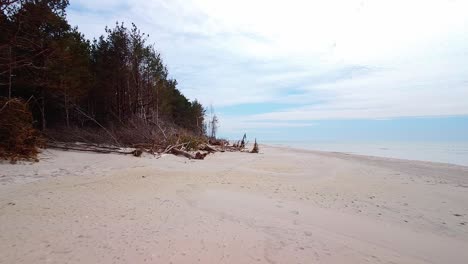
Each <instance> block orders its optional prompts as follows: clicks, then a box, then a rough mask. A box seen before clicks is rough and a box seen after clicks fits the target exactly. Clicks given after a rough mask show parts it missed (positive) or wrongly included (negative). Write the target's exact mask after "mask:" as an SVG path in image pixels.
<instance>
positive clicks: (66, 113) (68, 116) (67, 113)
mask: <svg viewBox="0 0 468 264" xmlns="http://www.w3.org/2000/svg"><path fill="white" fill-rule="evenodd" d="M60 86H61V87H62V88H63V89H64V91H65V92H64V95H65V118H66V121H67V127H70V115H69V109H68V89H67V87H66V86H65V87H63V79H61V80H60Z"/></svg>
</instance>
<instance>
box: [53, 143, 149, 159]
mask: <svg viewBox="0 0 468 264" xmlns="http://www.w3.org/2000/svg"><path fill="white" fill-rule="evenodd" d="M47 147H48V148H54V149H63V150H76V151H87V152H96V153H106V154H108V153H116V154H123V155H133V156H135V157H139V156H141V154H142V153H143V150H142V149H134V150H131V151H125V150H122V149H120V148H114V147H105V146H93V145H90V144H82V143H75V144H71V143H61V142H48V143H47Z"/></svg>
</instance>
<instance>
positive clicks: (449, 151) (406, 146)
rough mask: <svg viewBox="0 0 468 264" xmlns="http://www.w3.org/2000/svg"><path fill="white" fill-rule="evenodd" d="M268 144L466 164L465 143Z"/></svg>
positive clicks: (466, 149) (466, 148)
mask: <svg viewBox="0 0 468 264" xmlns="http://www.w3.org/2000/svg"><path fill="white" fill-rule="evenodd" d="M262 143H265V144H267V145H276V146H286V147H292V148H300V149H308V150H319V151H329V152H342V153H349V154H358V155H366V156H376V157H386V158H396V159H406V160H420V161H432V162H441V163H450V164H456V165H462V166H468V142H398V141H380V142H379V141H375V142H345V141H342V142H338V141H337V142H335V141H265V142H262Z"/></svg>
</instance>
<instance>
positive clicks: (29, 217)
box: [0, 145, 468, 263]
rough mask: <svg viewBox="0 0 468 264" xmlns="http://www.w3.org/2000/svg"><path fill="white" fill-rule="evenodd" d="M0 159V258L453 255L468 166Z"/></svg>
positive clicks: (286, 151)
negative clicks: (25, 162) (26, 161)
mask: <svg viewBox="0 0 468 264" xmlns="http://www.w3.org/2000/svg"><path fill="white" fill-rule="evenodd" d="M260 151H261V153H260V154H258V155H256V154H249V153H216V154H214V155H212V156H208V157H207V158H206V159H205V160H203V161H193V160H187V159H185V158H179V157H175V156H172V155H167V156H164V157H162V158H160V159H155V158H152V157H142V158H134V157H127V156H121V155H120V156H119V155H113V154H93V153H77V152H65V151H55V150H52V151H51V150H47V151H46V152H47V153H44V154H43V157H45V159H44V160H41V162H39V163H37V164H33V165H10V164H0V167H1V168H2V175H0V176H1V177H0V184H1V185H0V222H1V223H2V225H1V227H0V234H1V235H0V240H1V241H2V242H3V243H0V263H36V262H39V261H46V260H47V261H49V262H50V263H63V262H65V261H68V262H70V263H79V262H88V263H96V262H99V263H113V262H116V263H128V262H138V263H144V262H147V263H159V262H162V263H169V262H173V263H193V262H199V263H301V262H313V263H343V262H346V263H362V262H366V261H369V262H373V263H375V262H379V261H381V262H384V263H385V262H395V263H464V261H465V260H466V259H467V258H468V253H467V252H466V250H464V248H467V247H468V223H467V222H468V194H467V192H466V190H467V189H466V188H468V167H464V166H459V165H452V164H444V163H434V162H426V161H409V160H399V159H391V158H380V157H371V156H361V155H354V154H345V153H335V152H322V151H312V150H303V149H296V148H286V147H277V146H267V145H261V146H260Z"/></svg>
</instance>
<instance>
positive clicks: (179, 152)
mask: <svg viewBox="0 0 468 264" xmlns="http://www.w3.org/2000/svg"><path fill="white" fill-rule="evenodd" d="M171 153H172V154H174V155H177V156H184V157H186V158H189V159H198V160H202V159H205V157H206V155H208V153H201V152H197V153H195V155H193V154H191V153H189V152H187V151H184V150H181V149H177V148H172V149H171Z"/></svg>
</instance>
